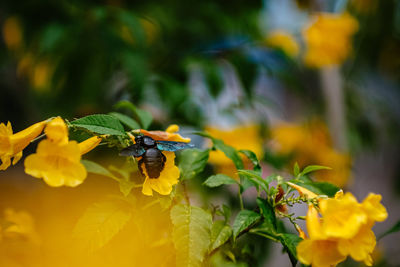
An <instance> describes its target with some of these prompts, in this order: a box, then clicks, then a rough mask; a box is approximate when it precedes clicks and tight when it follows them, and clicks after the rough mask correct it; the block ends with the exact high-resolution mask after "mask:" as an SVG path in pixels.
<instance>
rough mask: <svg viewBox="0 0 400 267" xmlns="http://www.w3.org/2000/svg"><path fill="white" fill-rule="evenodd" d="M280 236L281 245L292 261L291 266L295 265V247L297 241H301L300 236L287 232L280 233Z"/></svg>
mask: <svg viewBox="0 0 400 267" xmlns="http://www.w3.org/2000/svg"><path fill="white" fill-rule="evenodd" d="M280 237H281V240H282V241H281V242H282V245H283V246H284V247H285V249H286V250H287V251H288V253H289V258H290V261H291V263H292V266H293V267H295V266H296V264H297V251H296V247H297V245H298V244H299V242H300V241H302V240H303V239H302V238H300V237H299V236H298V235H295V234H288V233H284V234H281V235H280Z"/></svg>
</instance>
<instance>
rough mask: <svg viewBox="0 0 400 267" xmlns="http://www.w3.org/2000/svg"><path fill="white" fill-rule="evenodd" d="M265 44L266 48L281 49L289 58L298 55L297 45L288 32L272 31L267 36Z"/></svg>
mask: <svg viewBox="0 0 400 267" xmlns="http://www.w3.org/2000/svg"><path fill="white" fill-rule="evenodd" d="M265 42H266V44H267V45H268V46H271V47H273V48H278V49H281V50H282V51H283V52H284V53H285V54H286V55H288V56H290V57H295V56H297V55H298V54H299V45H298V43H297V42H296V40H295V39H294V37H293V36H292V35H291V34H289V33H288V32H285V31H282V30H277V31H273V32H271V33H270V34H269V35H268V36H267V38H266V40H265Z"/></svg>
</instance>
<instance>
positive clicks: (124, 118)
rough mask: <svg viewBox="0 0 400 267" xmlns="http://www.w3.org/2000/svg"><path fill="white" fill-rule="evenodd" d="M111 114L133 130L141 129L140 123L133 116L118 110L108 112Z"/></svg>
mask: <svg viewBox="0 0 400 267" xmlns="http://www.w3.org/2000/svg"><path fill="white" fill-rule="evenodd" d="M108 114H109V115H111V116H114V117H116V118H117V119H118V120H119V121H120V122H122V123H123V124H125V125H126V126H127V127H129V128H130V129H131V130H136V129H140V125H139V123H137V122H136V121H135V120H134V119H132V118H131V117H128V116H126V115H124V114H121V113H118V112H110V113H108Z"/></svg>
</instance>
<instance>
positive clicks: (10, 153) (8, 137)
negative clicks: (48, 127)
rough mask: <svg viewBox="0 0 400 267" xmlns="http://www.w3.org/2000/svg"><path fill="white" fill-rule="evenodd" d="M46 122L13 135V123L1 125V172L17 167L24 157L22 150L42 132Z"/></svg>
mask: <svg viewBox="0 0 400 267" xmlns="http://www.w3.org/2000/svg"><path fill="white" fill-rule="evenodd" d="M45 124H46V121H42V122H38V123H35V124H34V125H32V126H30V127H28V128H26V129H25V130H22V131H20V132H18V133H15V134H13V130H12V127H11V123H10V122H8V123H7V126H6V125H5V124H4V123H1V124H0V159H1V163H2V164H1V165H0V170H5V169H7V168H8V167H9V166H10V165H11V158H13V161H12V164H13V165H15V164H16V163H17V162H18V161H19V160H20V159H21V157H22V150H23V149H24V148H25V147H27V146H28V145H29V143H30V142H31V141H32V140H33V139H35V138H36V137H37V136H38V135H39V134H40V133H41V132H42V131H43V128H44V126H45Z"/></svg>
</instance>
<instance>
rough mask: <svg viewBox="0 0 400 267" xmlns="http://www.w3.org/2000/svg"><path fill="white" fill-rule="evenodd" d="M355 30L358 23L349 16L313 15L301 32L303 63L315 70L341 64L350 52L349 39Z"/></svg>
mask: <svg viewBox="0 0 400 267" xmlns="http://www.w3.org/2000/svg"><path fill="white" fill-rule="evenodd" d="M357 30H358V22H357V20H356V19H355V18H353V17H352V16H351V15H350V14H347V13H343V14H330V13H320V14H317V15H315V17H314V19H313V21H312V23H311V24H310V25H308V26H307V27H306V28H305V29H304V31H303V36H304V41H305V44H306V47H307V51H306V53H305V55H304V61H305V63H306V64H307V65H308V66H311V67H317V68H319V67H324V66H330V65H337V64H341V63H342V62H343V61H344V60H345V59H346V58H347V57H348V56H349V54H350V52H351V37H352V36H353V34H354V33H355V32H356V31H357Z"/></svg>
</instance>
